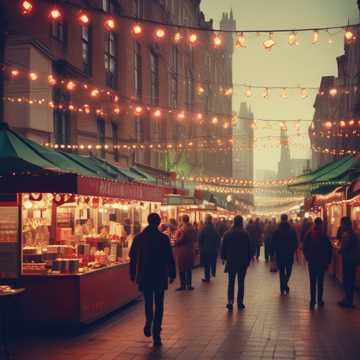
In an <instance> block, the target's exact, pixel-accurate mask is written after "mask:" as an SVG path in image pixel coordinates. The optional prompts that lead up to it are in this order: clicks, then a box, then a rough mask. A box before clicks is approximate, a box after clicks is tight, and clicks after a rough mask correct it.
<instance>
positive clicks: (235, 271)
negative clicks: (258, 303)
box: [221, 216, 253, 311]
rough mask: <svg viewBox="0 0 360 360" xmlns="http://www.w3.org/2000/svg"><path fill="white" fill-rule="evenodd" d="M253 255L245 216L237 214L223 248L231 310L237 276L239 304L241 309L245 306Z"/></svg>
mask: <svg viewBox="0 0 360 360" xmlns="http://www.w3.org/2000/svg"><path fill="white" fill-rule="evenodd" d="M252 255H253V253H252V247H251V240H250V236H249V234H248V233H247V231H245V230H244V227H243V218H242V217H241V216H235V218H234V225H233V228H232V229H231V230H229V231H228V232H226V233H225V235H224V239H223V244H222V249H221V258H222V259H223V261H224V262H225V272H227V273H228V303H227V305H226V307H227V308H228V310H229V311H232V309H233V304H234V288H235V280H236V277H237V278H238V296H237V305H238V308H239V309H240V310H242V309H244V308H245V305H244V290H245V275H246V270H247V268H248V266H249V264H250V261H251V258H252Z"/></svg>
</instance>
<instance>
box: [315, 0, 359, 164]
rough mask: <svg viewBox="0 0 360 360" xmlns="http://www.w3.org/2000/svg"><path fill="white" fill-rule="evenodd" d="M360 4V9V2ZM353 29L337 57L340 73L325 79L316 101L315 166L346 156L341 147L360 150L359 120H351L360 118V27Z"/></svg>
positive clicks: (322, 81)
mask: <svg viewBox="0 0 360 360" xmlns="http://www.w3.org/2000/svg"><path fill="white" fill-rule="evenodd" d="M358 7H359V10H360V1H358ZM351 31H352V33H353V34H354V37H355V39H354V40H352V41H345V42H344V54H343V55H341V56H339V57H338V58H337V59H336V60H337V68H338V76H337V77H334V76H324V77H323V78H322V79H321V84H320V91H319V94H318V95H317V97H316V100H315V104H314V108H315V113H314V119H313V123H312V125H311V126H310V128H309V135H310V140H311V144H312V146H313V147H314V148H316V149H317V151H316V150H315V151H314V150H313V153H312V168H313V169H315V168H317V167H319V166H322V165H324V164H326V163H327V162H329V161H331V160H333V159H336V158H338V157H340V156H342V155H341V154H339V151H340V150H341V149H344V150H354V149H355V150H360V142H359V137H358V130H357V129H358V123H357V121H354V122H353V123H352V122H351V120H359V119H360V41H359V39H360V32H359V27H355V28H352V29H351ZM335 89H336V90H335ZM330 123H331V124H330ZM351 124H353V125H351ZM354 130H355V132H353V131H354ZM326 149H329V150H334V149H335V150H336V153H333V154H331V153H326V152H325V151H324V150H326ZM319 150H320V151H319Z"/></svg>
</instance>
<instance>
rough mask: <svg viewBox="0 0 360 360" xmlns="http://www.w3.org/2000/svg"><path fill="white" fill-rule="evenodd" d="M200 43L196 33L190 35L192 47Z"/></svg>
mask: <svg viewBox="0 0 360 360" xmlns="http://www.w3.org/2000/svg"><path fill="white" fill-rule="evenodd" d="M197 42H198V35H197V34H196V33H191V34H190V35H189V43H190V44H191V45H196V44H197Z"/></svg>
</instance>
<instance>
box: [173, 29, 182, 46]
mask: <svg viewBox="0 0 360 360" xmlns="http://www.w3.org/2000/svg"><path fill="white" fill-rule="evenodd" d="M181 39H182V36H181V33H179V32H177V33H175V35H174V41H175V42H176V43H178V42H180V41H181Z"/></svg>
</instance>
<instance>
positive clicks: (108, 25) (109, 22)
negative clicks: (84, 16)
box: [105, 17, 116, 32]
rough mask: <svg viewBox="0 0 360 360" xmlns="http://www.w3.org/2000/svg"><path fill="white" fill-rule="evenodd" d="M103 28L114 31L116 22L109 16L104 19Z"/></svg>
mask: <svg viewBox="0 0 360 360" xmlns="http://www.w3.org/2000/svg"><path fill="white" fill-rule="evenodd" d="M105 29H106V30H107V31H109V32H112V31H115V29H116V22H115V19H114V18H112V17H110V18H107V19H106V20H105Z"/></svg>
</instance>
